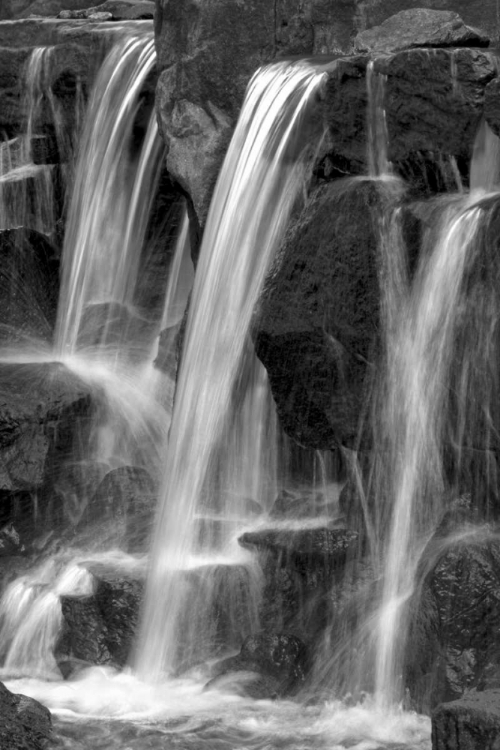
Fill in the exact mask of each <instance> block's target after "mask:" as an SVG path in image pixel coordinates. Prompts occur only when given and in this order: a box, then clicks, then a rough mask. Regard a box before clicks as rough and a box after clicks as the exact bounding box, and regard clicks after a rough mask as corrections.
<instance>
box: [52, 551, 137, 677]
mask: <svg viewBox="0 0 500 750" xmlns="http://www.w3.org/2000/svg"><path fill="white" fill-rule="evenodd" d="M82 564H83V565H84V566H85V567H86V568H87V570H88V571H89V572H90V573H91V574H92V576H93V578H94V593H93V594H92V595H88V596H62V597H61V607H62V613H63V620H64V624H63V630H62V633H61V636H60V638H59V641H58V643H57V645H56V649H55V655H56V659H57V664H58V666H59V669H60V670H61V672H62V673H63V676H64V677H68V676H70V675H71V674H74V672H75V671H76V670H78V669H81V668H82V667H85V666H89V665H98V664H109V665H112V666H114V667H117V668H120V669H121V668H123V667H124V666H125V665H126V664H127V663H128V662H129V660H130V656H131V653H132V647H133V644H134V641H135V638H136V636H137V632H138V627H139V616H140V610H141V603H142V597H143V590H144V576H143V574H142V573H141V572H139V571H138V572H136V573H134V572H131V571H124V570H122V569H120V568H113V567H110V566H109V565H104V564H96V563H82Z"/></svg>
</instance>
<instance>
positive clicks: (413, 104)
mask: <svg viewBox="0 0 500 750" xmlns="http://www.w3.org/2000/svg"><path fill="white" fill-rule="evenodd" d="M368 61H369V58H368V57H367V56H365V55H355V56H353V57H349V58H345V57H344V58H340V59H338V60H336V61H335V62H334V63H333V64H332V65H331V66H329V68H328V72H327V76H328V77H327V82H326V86H325V94H324V116H325V119H326V123H327V126H328V132H329V135H330V141H331V144H332V157H331V158H332V161H333V162H334V163H335V164H338V165H339V167H340V168H342V167H343V168H344V169H346V170H347V171H348V172H351V173H354V174H357V173H362V172H365V171H366V167H367V104H368V92H367V82H366V68H367V64H368ZM373 70H374V74H375V77H376V76H377V75H379V76H383V77H384V79H383V102H382V103H381V106H383V108H384V110H385V119H386V126H387V136H388V143H387V146H388V158H389V160H390V161H391V162H392V163H393V164H394V166H395V169H396V170H398V169H400V168H402V167H403V165H404V164H407V163H408V161H410V162H411V161H413V162H414V163H415V166H416V167H417V171H418V164H416V162H418V160H419V159H421V158H422V155H427V158H428V159H429V158H430V159H431V161H432V162H433V163H434V165H435V167H434V169H435V170H439V168H440V167H439V165H440V163H441V162H444V163H446V162H447V161H449V159H450V158H451V157H453V158H454V159H455V161H456V162H457V163H458V165H459V168H460V170H461V171H462V172H463V174H464V177H465V178H466V179H468V166H469V163H470V158H471V156H472V149H473V144H474V139H475V136H476V133H477V129H478V127H479V123H480V120H481V117H482V115H483V107H484V101H485V89H486V86H487V85H488V84H489V83H490V81H492V79H494V78H495V75H496V72H495V69H494V65H493V63H492V60H491V58H490V57H489V56H488V55H487V54H485V53H484V52H482V51H480V50H477V49H467V48H456V49H455V48H453V49H446V48H437V49H411V50H406V51H402V52H396V53H394V54H391V55H383V56H380V57H376V58H375V61H374V65H373ZM406 169H407V167H406ZM402 171H403V172H404V169H402Z"/></svg>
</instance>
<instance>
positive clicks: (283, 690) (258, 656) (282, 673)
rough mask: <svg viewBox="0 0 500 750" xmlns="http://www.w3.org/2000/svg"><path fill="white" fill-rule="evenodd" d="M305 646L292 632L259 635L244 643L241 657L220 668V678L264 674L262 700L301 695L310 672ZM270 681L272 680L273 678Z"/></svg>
mask: <svg viewBox="0 0 500 750" xmlns="http://www.w3.org/2000/svg"><path fill="white" fill-rule="evenodd" d="M309 666H310V665H309V655H308V652H307V648H306V646H305V644H304V643H303V642H302V641H301V640H300V638H297V637H296V636H294V635H291V634H289V633H259V634H258V635H251V636H249V637H248V638H246V640H245V641H244V643H243V645H242V647H241V651H240V653H239V654H238V655H237V656H233V657H229V658H228V659H224V660H223V661H222V662H219V664H217V665H216V667H215V671H216V672H217V673H218V675H227V674H228V673H232V672H247V673H251V674H256V675H260V676H261V677H262V678H263V680H262V681H261V683H260V685H259V683H258V682H257V684H256V685H255V684H254V690H257V693H258V694H260V695H261V696H262V697H267V698H269V697H278V696H279V697H281V696H285V695H291V694H294V693H295V692H297V691H298V690H299V689H300V687H301V686H302V685H303V684H304V682H305V679H306V675H307V673H308V671H309ZM269 678H270V679H269Z"/></svg>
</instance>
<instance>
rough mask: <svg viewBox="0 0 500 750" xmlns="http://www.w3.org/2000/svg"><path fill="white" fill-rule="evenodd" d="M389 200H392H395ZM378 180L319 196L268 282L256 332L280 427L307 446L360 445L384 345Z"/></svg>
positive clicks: (323, 188) (323, 189) (341, 185)
mask: <svg viewBox="0 0 500 750" xmlns="http://www.w3.org/2000/svg"><path fill="white" fill-rule="evenodd" d="M391 200H392V199H391ZM384 206H385V207H386V208H387V196H386V195H385V194H384V192H382V191H381V184H376V183H374V182H369V181H347V182H344V181H339V182H334V183H328V184H324V185H320V186H319V187H318V188H316V189H315V190H313V191H312V193H311V196H310V198H309V200H308V202H307V203H306V206H305V208H304V210H303V212H302V214H301V215H300V216H299V218H298V220H297V221H296V223H295V225H293V226H292V227H291V228H290V231H289V232H288V235H287V237H286V238H285V241H284V243H283V246H282V248H281V250H280V252H279V255H278V257H279V265H277V267H275V268H274V269H273V270H272V275H271V276H270V277H269V279H268V280H267V282H266V284H265V287H264V290H263V293H262V298H261V303H260V308H259V314H258V317H257V319H256V322H255V328H254V332H253V337H254V342H255V350H256V353H257V356H258V357H259V359H260V360H261V361H262V363H263V364H264V366H265V367H266V369H267V372H268V375H269V382H270V385H271V390H272V393H273V397H274V400H275V402H276V407H277V411H278V416H279V419H280V422H281V424H282V426H283V428H284V429H285V431H286V432H287V434H288V435H290V436H291V437H292V438H294V439H295V440H296V441H297V442H298V443H299V444H301V445H303V446H307V447H310V448H319V449H325V448H328V449H330V450H337V451H338V449H339V446H340V445H343V446H348V447H350V446H353V445H355V444H356V443H357V441H358V439H359V424H360V417H361V414H362V413H363V410H364V408H365V394H366V393H367V391H368V389H369V388H370V382H371V378H372V377H373V375H374V372H375V365H376V361H377V352H378V349H379V326H380V322H379V305H380V290H379V282H378V270H377V266H378V232H379V227H378V219H377V218H376V217H377V215H378V213H377V212H378V211H379V210H382V207H384Z"/></svg>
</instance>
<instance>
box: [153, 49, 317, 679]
mask: <svg viewBox="0 0 500 750" xmlns="http://www.w3.org/2000/svg"><path fill="white" fill-rule="evenodd" d="M321 81H322V74H321V73H318V72H316V71H315V70H314V69H312V68H310V67H309V66H307V65H305V64H298V65H290V64H288V63H280V64H276V65H272V66H269V67H267V68H264V69H262V70H261V71H259V72H258V73H257V74H256V75H255V76H254V78H253V79H252V81H251V83H250V85H249V87H248V91H247V95H246V99H245V102H244V105H243V109H242V112H241V115H240V119H239V121H238V124H237V127H236V131H235V133H234V136H233V139H232V141H231V144H230V147H229V151H228V153H227V156H226V159H225V162H224V165H223V168H222V171H221V174H220V177H219V180H218V182H217V186H216V189H215V193H214V196H213V199H212V204H211V208H210V213H209V216H208V220H207V226H206V229H205V234H204V238H203V244H202V249H201V254H200V260H199V264H198V268H197V273H196V279H195V285H194V289H193V294H192V298H191V302H190V308H189V318H188V322H187V328H186V334H185V340H184V348H183V355H182V365H181V370H180V373H179V376H178V381H177V391H176V399H175V406H174V414H173V419H172V426H171V432H170V441H169V449H168V454H167V460H166V466H165V475H164V481H163V489H162V499H161V504H160V508H159V512H158V520H157V526H156V529H157V531H156V535H155V539H154V542H153V549H152V556H151V569H150V575H149V578H148V586H147V593H146V605H145V614H144V618H143V625H142V631H141V636H140V644H139V657H138V665H139V670H140V674H141V675H142V676H143V677H145V678H148V679H158V678H159V677H160V675H161V674H162V672H163V671H167V672H170V671H172V670H174V669H175V668H176V666H177V664H178V660H179V648H180V643H179V641H180V639H181V637H182V634H181V632H180V631H179V623H180V618H181V617H182V616H183V611H184V607H185V606H186V598H188V599H189V594H188V593H186V591H187V583H186V573H185V572H184V571H186V570H187V569H189V568H193V567H195V568H198V567H200V566H201V565H203V564H204V562H205V563H206V560H205V561H204V560H202V559H198V557H197V556H198V549H197V541H196V535H195V533H194V529H195V517H196V515H197V513H198V512H199V510H200V508H201V507H202V506H203V504H204V503H206V502H208V503H209V504H210V502H213V500H214V499H213V498H210V497H209V498H208V499H206V498H205V497H204V493H205V492H206V490H208V492H210V488H211V481H210V475H211V471H212V468H213V466H214V464H215V463H218V465H219V469H220V460H217V456H216V451H217V448H218V445H219V442H220V440H221V437H222V435H223V431H224V426H225V424H227V422H228V420H229V421H231V419H232V416H231V413H230V409H231V407H232V404H233V401H232V399H233V391H234V388H235V385H236V382H237V379H238V378H239V377H240V374H241V371H242V366H243V364H244V361H245V359H246V352H247V344H248V342H247V338H248V335H249V328H250V324H251V320H252V315H253V312H254V308H255V305H256V302H257V299H258V296H259V293H260V290H261V288H262V284H263V281H264V278H265V276H266V273H267V271H268V269H269V267H270V264H271V263H272V260H273V256H274V253H275V251H276V248H277V245H278V243H279V241H280V239H281V237H282V235H283V232H284V229H285V227H286V224H287V221H288V219H289V216H290V212H291V210H292V208H293V206H294V203H295V201H296V200H297V198H298V197H299V195H300V192H301V190H302V186H303V180H304V164H305V160H306V159H307V157H308V156H309V152H308V151H307V149H303V150H302V149H301V146H300V126H301V124H302V122H303V118H304V117H305V116H306V114H307V112H308V108H309V107H310V106H311V102H313V103H314V94H315V92H316V91H317V89H318V87H319V86H320V85H321ZM303 145H305V144H303ZM193 455H194V456H196V464H195V465H194V466H193V464H192V463H191V462H190V461H189V457H190V456H193ZM245 460H246V458H245V456H243V455H242V456H241V461H242V462H243V461H245ZM235 471H241V469H240V468H235ZM223 552H224V550H223V549H221V548H220V545H216V546H215V547H213V549H212V550H210V551H209V556H210V557H211V558H212V560H213V559H214V558H217V556H220V554H221V553H223ZM210 557H209V559H210ZM193 606H196V602H193ZM189 648H190V646H188V650H189ZM181 651H182V649H181Z"/></svg>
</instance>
